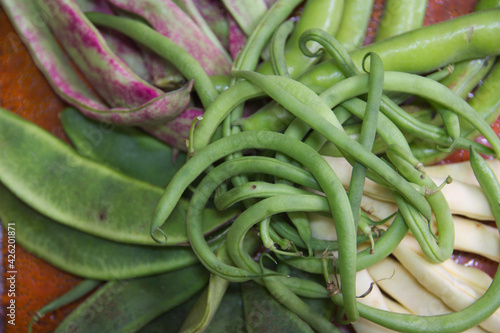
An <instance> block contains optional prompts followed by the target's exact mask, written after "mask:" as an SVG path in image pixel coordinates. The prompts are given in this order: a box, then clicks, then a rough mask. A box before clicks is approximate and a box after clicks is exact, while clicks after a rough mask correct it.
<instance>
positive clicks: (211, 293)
mask: <svg viewBox="0 0 500 333" xmlns="http://www.w3.org/2000/svg"><path fill="white" fill-rule="evenodd" d="M217 257H218V258H219V259H220V260H221V261H222V262H225V263H228V264H230V263H231V258H230V257H229V254H228V253H227V249H226V243H225V242H223V243H222V244H221V246H220V247H219V249H218V250H217ZM228 286H229V281H227V280H225V279H223V278H221V277H219V276H217V275H213V274H211V275H210V278H209V280H208V286H207V287H206V288H205V290H204V291H203V293H202V294H201V295H200V297H199V298H198V300H197V301H196V303H195V304H194V306H193V307H192V308H191V310H190V311H189V313H188V315H187V317H186V318H185V320H184V322H183V324H182V327H181V328H180V329H179V330H178V332H198V331H203V330H204V329H205V328H206V327H207V326H208V324H209V323H210V320H211V319H212V318H213V317H214V315H215V314H216V311H217V308H218V307H219V305H220V302H221V301H222V297H223V296H224V294H225V292H226V289H227V288H228Z"/></svg>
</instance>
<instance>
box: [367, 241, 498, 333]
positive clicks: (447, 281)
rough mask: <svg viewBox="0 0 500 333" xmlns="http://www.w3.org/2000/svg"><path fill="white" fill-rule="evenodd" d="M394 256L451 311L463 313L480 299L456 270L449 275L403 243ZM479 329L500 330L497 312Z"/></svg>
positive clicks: (477, 293) (475, 288) (448, 272)
mask: <svg viewBox="0 0 500 333" xmlns="http://www.w3.org/2000/svg"><path fill="white" fill-rule="evenodd" d="M393 254H394V255H395V257H396V258H397V259H398V260H399V262H400V263H401V264H402V265H403V266H404V267H405V268H406V269H407V270H408V271H409V272H410V273H411V275H413V276H414V277H415V279H416V280H418V282H419V283H420V284H421V285H423V286H424V287H425V288H426V289H427V290H429V291H430V292H432V293H433V294H434V295H436V296H438V297H439V298H440V299H441V300H442V301H443V303H444V304H446V305H447V306H449V307H450V308H451V309H452V310H454V311H459V310H462V309H463V308H465V307H467V306H469V305H470V304H472V303H474V302H475V301H476V300H477V299H478V298H479V297H480V296H481V295H482V293H480V292H479V291H478V287H477V286H472V285H471V283H470V281H467V280H464V279H463V277H462V276H461V274H460V271H458V269H457V270H455V271H454V272H450V271H448V270H447V269H446V268H445V267H444V266H443V265H435V264H431V263H430V262H429V261H427V260H426V259H425V258H423V257H422V256H420V255H418V254H417V253H415V252H413V251H412V250H411V249H410V247H408V246H406V241H405V240H403V242H402V243H401V244H400V245H399V246H398V247H397V248H396V249H395V250H394V252H393ZM461 271H462V270H461ZM477 271H479V270H477ZM462 272H463V271H462ZM484 274H486V273H484ZM372 276H373V275H372ZM490 282H491V278H490ZM486 287H487V286H486ZM381 288H382V286H381ZM479 326H480V327H481V328H483V329H485V330H487V331H492V332H495V331H496V330H497V329H498V327H500V310H497V312H495V313H494V314H493V315H492V316H491V317H490V318H488V319H486V320H485V321H483V322H482V323H481V324H480V325H479Z"/></svg>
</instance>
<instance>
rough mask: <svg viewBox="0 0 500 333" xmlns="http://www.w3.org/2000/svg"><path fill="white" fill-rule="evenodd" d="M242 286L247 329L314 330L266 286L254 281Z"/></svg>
mask: <svg viewBox="0 0 500 333" xmlns="http://www.w3.org/2000/svg"><path fill="white" fill-rule="evenodd" d="M241 287H242V296H243V297H242V298H243V299H242V301H243V309H244V311H245V318H247V320H246V321H245V324H246V327H247V331H250V332H265V331H266V330H269V331H272V332H276V333H285V332H297V333H299V332H302V333H312V332H313V330H312V328H311V327H310V326H309V325H308V324H306V323H305V322H304V321H303V320H302V319H300V317H299V316H297V315H296V314H294V313H293V312H291V311H289V310H288V309H286V308H285V307H283V306H282V305H281V304H280V303H279V302H278V301H277V300H276V299H275V298H274V297H273V296H272V295H271V294H270V293H269V291H267V290H266V289H265V287H263V286H260V285H258V284H256V283H254V282H247V283H243V284H242V286H241Z"/></svg>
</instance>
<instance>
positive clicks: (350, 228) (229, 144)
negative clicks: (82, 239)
mask: <svg viewBox="0 0 500 333" xmlns="http://www.w3.org/2000/svg"><path fill="white" fill-rule="evenodd" d="M247 148H264V149H273V150H276V151H279V152H282V153H285V154H287V155H290V156H292V158H294V159H296V160H297V161H298V162H299V163H302V164H303V165H304V166H306V167H307V168H308V169H309V170H311V173H312V174H313V176H314V177H315V178H316V180H317V181H318V184H319V185H320V186H321V188H322V189H323V191H324V192H325V193H326V195H327V197H328V198H329V201H330V204H331V205H332V207H335V208H334V209H332V213H333V214H334V216H336V220H337V221H342V222H341V224H342V225H344V224H345V226H343V227H339V230H340V232H339V234H341V235H342V236H343V237H342V243H343V244H342V249H343V250H342V251H341V254H340V255H341V258H342V259H340V261H341V262H342V263H343V265H344V266H345V267H346V268H345V269H344V270H343V273H342V274H343V275H344V276H346V277H347V276H352V273H351V267H350V266H349V264H348V263H349V260H346V258H344V257H348V256H349V255H350V254H351V253H352V251H355V233H354V225H353V224H352V215H351V212H350V210H349V209H348V208H347V207H348V204H347V205H345V204H346V203H347V202H346V200H347V195H346V194H345V191H344V190H343V188H342V185H341V184H340V182H339V183H337V181H336V180H337V178H336V176H335V174H334V173H333V172H332V169H331V168H330V167H329V166H327V165H328V164H327V163H326V161H325V160H324V159H323V158H322V157H321V156H320V155H317V153H316V152H315V151H314V150H312V149H310V148H309V147H307V146H305V145H304V144H303V143H301V142H300V141H295V140H292V139H289V138H287V137H286V136H284V135H282V134H278V133H267V132H262V131H259V132H246V133H239V134H235V135H233V136H231V137H230V138H223V139H220V140H218V141H216V142H214V143H212V144H211V145H209V146H207V147H205V148H204V149H203V150H201V151H198V153H197V154H196V155H195V156H193V158H192V159H191V160H189V161H188V163H186V165H185V166H184V167H183V168H182V169H181V170H180V171H179V172H178V173H177V175H176V176H175V177H174V179H172V181H171V182H170V184H169V186H168V187H167V189H166V191H165V195H164V196H163V198H162V199H161V200H160V202H159V204H158V208H157V211H156V214H155V218H154V219H153V223H152V225H151V233H152V236H153V237H156V236H155V235H154V234H153V233H154V232H155V231H156V229H157V228H158V227H159V226H161V225H162V224H163V222H164V220H165V219H166V218H167V217H168V216H169V214H170V212H171V209H172V208H173V203H174V202H176V200H178V198H179V197H180V194H181V193H182V191H183V189H184V188H186V187H187V186H188V185H189V183H190V182H192V181H193V180H194V179H195V178H196V177H197V176H198V175H199V174H200V173H201V172H202V171H203V170H204V169H205V168H206V167H207V166H209V165H210V164H212V163H213V162H214V161H216V160H218V159H219V158H221V157H223V156H225V155H227V154H230V153H231V152H233V151H235V149H236V150H242V149H247ZM325 163H326V164H325ZM212 172H213V171H212ZM226 176H227V175H226ZM205 179H207V177H205V178H204V179H203V181H202V182H204V181H205ZM206 182H207V183H210V182H211V181H209V180H207V181H206ZM215 183H218V182H215ZM326 184H328V185H326ZM335 189H337V190H335ZM203 192H207V193H203ZM210 192H211V191H209V190H208V189H207V186H201V185H199V186H198V188H197V190H196V192H195V196H205V197H208V196H209V195H210ZM197 193H198V194H197ZM194 199H195V198H194V197H193V200H192V201H191V207H193V203H194V202H196V201H195V200H194ZM199 201H200V203H196V205H199V206H200V207H201V206H204V203H203V201H206V199H204V200H202V199H200V200H199ZM198 210H199V209H198ZM189 212H193V209H191V208H190V210H189ZM349 223H351V224H350V225H349ZM198 224H199V223H198ZM197 228H199V226H197V225H196V224H195V223H193V217H192V216H188V234H189V236H190V240H191V245H192V246H193V249H194V250H195V252H196V253H197V255H206V256H208V257H210V256H211V253H210V251H206V248H204V246H205V245H204V243H205V241H204V239H203V237H201V234H200V233H199V231H198V230H197ZM198 246H200V248H197V247H198ZM199 249H201V252H200V250H199ZM344 263H345V264H344ZM217 269H220V266H219V267H217ZM228 270H229V271H234V273H235V274H234V275H242V276H243V278H244V279H248V278H249V275H248V273H247V272H241V270H238V269H236V270H235V269H234V268H232V267H231V268H228ZM218 273H219V274H221V273H222V274H226V271H225V270H224V272H218ZM346 288H347V287H346ZM352 294H353V295H354V293H353V292H352ZM354 311H355V310H354Z"/></svg>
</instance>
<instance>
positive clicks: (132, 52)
mask: <svg viewBox="0 0 500 333" xmlns="http://www.w3.org/2000/svg"><path fill="white" fill-rule="evenodd" d="M76 4H77V5H78V7H80V9H81V10H82V12H100V13H104V14H109V15H114V14H115V13H114V12H113V10H112V9H111V7H110V5H109V4H108V3H107V2H106V0H76ZM98 29H99V31H100V33H101V34H102V36H103V37H104V39H105V40H106V43H107V44H108V45H109V47H110V48H111V50H112V51H113V52H114V53H115V54H116V55H117V56H118V57H119V58H120V59H122V60H123V61H124V62H125V63H126V64H127V66H128V67H130V69H132V70H133V71H134V73H136V74H137V75H138V76H139V77H140V78H141V79H143V80H145V81H148V82H149V83H151V82H152V77H151V75H150V74H149V71H148V69H147V68H146V64H145V61H144V59H143V56H142V53H141V51H140V50H139V49H138V48H137V45H136V44H135V43H134V42H133V41H131V40H130V39H129V38H127V37H126V36H124V35H123V34H121V33H119V32H117V31H115V30H112V29H108V28H98Z"/></svg>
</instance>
